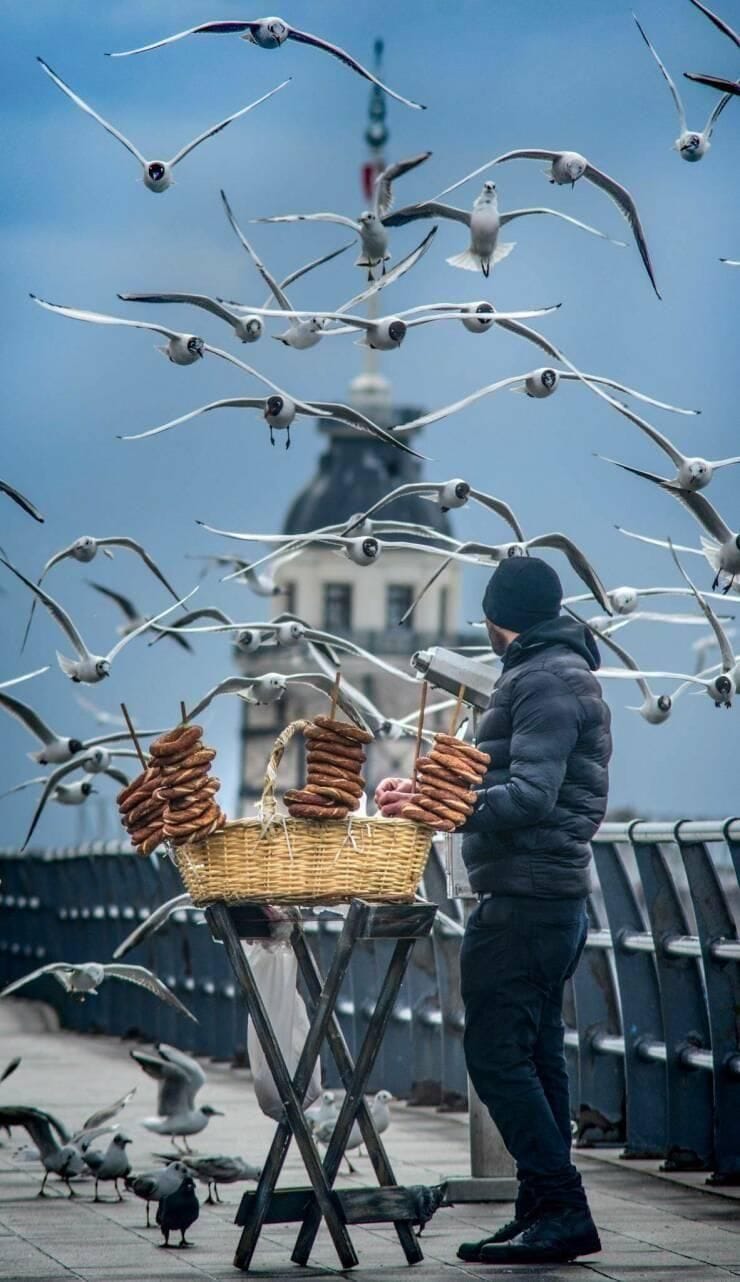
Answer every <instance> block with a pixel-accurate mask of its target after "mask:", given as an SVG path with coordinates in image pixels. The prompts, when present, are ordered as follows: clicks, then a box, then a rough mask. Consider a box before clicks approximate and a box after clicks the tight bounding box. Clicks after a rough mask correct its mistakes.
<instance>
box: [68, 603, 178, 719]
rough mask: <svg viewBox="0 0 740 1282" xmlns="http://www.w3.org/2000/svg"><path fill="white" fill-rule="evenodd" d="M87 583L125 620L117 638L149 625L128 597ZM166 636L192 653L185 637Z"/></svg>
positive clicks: (156, 628)
mask: <svg viewBox="0 0 740 1282" xmlns="http://www.w3.org/2000/svg"><path fill="white" fill-rule="evenodd" d="M87 582H88V583H89V585H90V587H91V588H94V589H95V591H96V592H99V593H100V595H101V596H104V597H107V598H108V600H109V601H113V602H114V603H115V604H116V605H117V606H118V608H119V610H120V611H121V613H122V615H123V617H124V619H125V623H122V624H120V625H119V626H118V627H117V628H116V632H117V633H118V636H119V637H127V636H129V634H130V633H131V632H135V631H136V629H137V628H138V627H139V626H140V625H141V624H142V623H150V620H149V619H147V618H146V616H145V615H143V614H142V613H141V611H140V610H138V609H137V608H136V606H135V605H134V603H133V601H132V600H131V598H130V597H127V596H124V594H123V593H122V592H114V590H113V588H109V587H106V585H105V584H104V583H95V582H94V580H93V579H88V580H87ZM187 617H188V616H187V614H184V615H182V616H181V618H183V619H185V618H187ZM150 626H151V624H150ZM151 630H152V632H157V631H158V630H159V624H157V623H155V624H154V625H153V626H152V627H151ZM167 635H168V636H171V638H172V640H173V641H176V642H177V644H178V645H179V646H180V648H181V649H183V650H187V651H189V652H190V653H192V649H193V647H192V646H191V645H190V644H189V642H188V641H187V640H186V639H185V637H181V636H179V635H178V633H177V631H174V632H172V633H167ZM157 640H159V638H157ZM149 644H150V645H153V644H154V642H153V641H150V643H149ZM124 724H125V723H124Z"/></svg>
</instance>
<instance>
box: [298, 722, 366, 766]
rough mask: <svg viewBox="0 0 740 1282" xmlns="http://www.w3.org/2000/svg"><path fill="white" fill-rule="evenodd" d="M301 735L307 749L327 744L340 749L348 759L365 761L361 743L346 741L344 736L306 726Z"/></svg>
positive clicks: (351, 740) (316, 727)
mask: <svg viewBox="0 0 740 1282" xmlns="http://www.w3.org/2000/svg"><path fill="white" fill-rule="evenodd" d="M303 734H304V738H305V739H306V743H307V745H308V747H309V749H310V748H311V747H312V745H314V744H319V743H327V744H331V746H332V747H336V748H340V749H341V750H342V752H345V753H346V754H347V755H348V756H350V757H357V758H358V760H359V758H360V757H362V760H363V761H364V759H365V755H364V752H363V747H362V743H361V742H359V741H358V742H355V741H354V740H353V739H348V738H347V736H346V735H342V734H334V732H333V730H322V729H320V728H319V727H318V726H306V729H305V730H304V731H303Z"/></svg>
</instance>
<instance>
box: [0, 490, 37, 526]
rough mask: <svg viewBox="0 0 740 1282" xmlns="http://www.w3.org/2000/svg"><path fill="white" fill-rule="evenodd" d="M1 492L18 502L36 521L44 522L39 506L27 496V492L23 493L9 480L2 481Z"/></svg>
mask: <svg viewBox="0 0 740 1282" xmlns="http://www.w3.org/2000/svg"><path fill="white" fill-rule="evenodd" d="M0 494H7V496H8V498H9V499H12V500H13V502H14V503H17V504H18V507H20V508H22V509H23V511H24V512H27V513H28V515H29V516H32V517H33V519H34V521H38V522H39V524H40V525H43V524H44V518H43V516H42V515H41V513H40V512H39V510H38V508H37V507H36V506H35V505H34V504H33V503H32V502H31V500H30V499H27V498H26V496H25V494H21V492H20V490H16V489H15V488H14V486H12V485H10V484H9V483H8V481H0Z"/></svg>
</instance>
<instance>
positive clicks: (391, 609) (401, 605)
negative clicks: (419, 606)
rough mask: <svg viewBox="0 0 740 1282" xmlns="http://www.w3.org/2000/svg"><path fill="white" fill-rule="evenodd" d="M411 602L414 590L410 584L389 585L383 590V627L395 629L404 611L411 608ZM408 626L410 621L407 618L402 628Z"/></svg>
mask: <svg viewBox="0 0 740 1282" xmlns="http://www.w3.org/2000/svg"><path fill="white" fill-rule="evenodd" d="M413 600H414V589H413V588H412V587H411V585H410V584H408V583H389V584H388V586H387V587H386V590H385V626H386V627H387V628H397V627H398V625H399V623H400V622H401V619H402V618H403V616H404V614H405V613H406V611H407V610H409V609H410V608H411V605H412V603H413ZM410 626H411V619H410V618H408V619H406V620H405V622H404V623H403V627H405V628H408V627H410Z"/></svg>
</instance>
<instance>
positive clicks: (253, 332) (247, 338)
mask: <svg viewBox="0 0 740 1282" xmlns="http://www.w3.org/2000/svg"><path fill="white" fill-rule="evenodd" d="M221 195H222V196H223V192H222V193H221ZM225 199H226V197H225V196H224V200H225ZM349 248H350V246H349V245H343V246H342V248H341V249H334V250H332V252H331V253H330V254H323V255H322V256H321V258H314V259H312V260H311V262H310V263H305V264H304V266H303V267H299V268H298V270H297V271H294V272H291V274H290V275H289V276H286V278H285V280H284V281H283V282H282V284H281V285H278V286H277V288H278V289H279V290H282V289H286V288H287V286H288V285H290V284H292V283H293V281H296V280H300V278H301V277H302V276H305V275H306V274H307V273H308V272H311V271H313V269H314V268H315V267H321V266H322V264H323V263H329V262H331V260H332V259H333V258H337V257H338V256H339V254H343V253H344V252H345V250H347V249H349ZM118 297H119V298H120V299H121V300H122V301H123V302H126V303H185V304H189V305H190V306H192V307H201V308H203V310H204V311H207V312H210V313H211V314H212V315H213V316H217V317H218V318H219V320H223V321H226V324H227V325H230V326H231V328H232V329H233V331H234V336H235V337H236V338H238V339H239V341H240V342H241V343H256V342H257V340H258V339H260V338H261V337H262V331H263V329H264V326H263V324H262V320H261V318H260V317H259V316H255V315H247V316H239V315H237V313H236V312H232V311H231V310H230V304H227V303H225V302H224V300H223V299H220V298H219V299H216V298H209V297H208V295H206V294H172V293H170V294H162V293H158V294H153V293H147V294H119V295H118ZM268 302H269V299H268ZM265 306H267V304H265ZM246 310H247V311H249V309H248V308H247V309H246Z"/></svg>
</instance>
